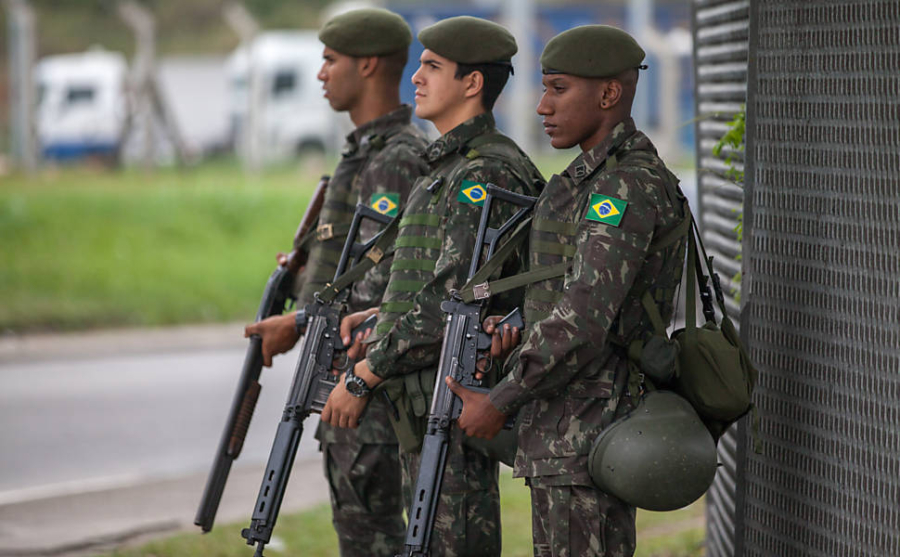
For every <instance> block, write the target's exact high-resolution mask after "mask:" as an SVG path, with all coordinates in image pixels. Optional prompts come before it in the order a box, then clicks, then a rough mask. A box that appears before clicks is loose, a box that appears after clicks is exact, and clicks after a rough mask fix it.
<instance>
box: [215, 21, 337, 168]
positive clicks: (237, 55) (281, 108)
mask: <svg viewBox="0 0 900 557" xmlns="http://www.w3.org/2000/svg"><path fill="white" fill-rule="evenodd" d="M322 49H323V46H322V43H321V42H319V39H318V35H317V33H316V32H315V31H265V32H262V33H260V34H259V35H257V37H256V39H255V40H254V41H253V43H252V44H251V46H250V49H249V51H250V52H249V53H248V49H247V48H243V47H239V48H238V49H236V50H235V51H234V52H233V53H232V54H231V56H230V57H229V58H228V61H227V70H226V71H227V74H228V78H229V83H230V85H229V89H230V93H231V103H230V105H231V130H232V138H233V140H234V142H235V147H236V148H237V151H238V153H240V154H242V155H246V153H247V149H248V146H247V144H246V142H245V141H244V138H245V137H246V136H245V135H244V131H245V128H244V126H246V125H247V121H248V117H247V115H248V112H249V108H250V103H249V99H248V90H249V84H250V77H251V76H250V68H251V64H252V67H253V68H254V71H255V79H257V80H258V86H257V87H258V93H257V98H258V101H257V103H256V110H255V118H256V119H257V124H256V130H257V133H256V141H257V142H258V147H259V149H260V153H261V160H262V161H264V162H272V161H277V160H285V159H288V158H290V157H293V156H297V155H300V154H304V153H307V152H324V151H333V150H335V149H336V148H337V147H338V145H339V144H340V143H339V142H340V141H341V140H342V137H343V135H344V134H345V133H347V132H348V131H349V119H348V118H346V117H344V118H341V117H338V116H337V115H336V114H335V113H334V112H333V111H332V110H331V108H330V107H329V105H328V101H327V100H326V99H325V98H324V97H323V91H322V84H321V83H320V82H319V81H318V79H316V75H317V73H318V71H319V68H320V67H321V65H322Z"/></svg>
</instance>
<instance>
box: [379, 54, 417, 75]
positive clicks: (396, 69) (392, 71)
mask: <svg viewBox="0 0 900 557" xmlns="http://www.w3.org/2000/svg"><path fill="white" fill-rule="evenodd" d="M378 58H379V59H380V62H379V63H381V64H384V71H385V75H386V76H387V77H388V78H390V79H391V80H396V81H398V82H399V81H400V80H401V79H402V78H403V70H404V68H406V61H407V60H408V59H409V49H407V48H402V49H400V50H398V51H397V52H393V53H391V54H384V55H381V56H379V57H378Z"/></svg>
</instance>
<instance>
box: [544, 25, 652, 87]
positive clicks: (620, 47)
mask: <svg viewBox="0 0 900 557" xmlns="http://www.w3.org/2000/svg"><path fill="white" fill-rule="evenodd" d="M643 60H644V49H642V48H641V46H640V45H639V44H638V43H637V41H636V40H634V37H632V36H631V35H629V34H628V33H626V32H625V31H622V30H621V29H619V28H617V27H610V26H609V25H583V26H581V27H575V28H572V29H569V30H568V31H563V32H562V33H560V34H559V35H557V36H555V37H553V38H552V39H550V41H549V42H548V43H547V46H545V47H544V52H543V54H541V66H542V67H543V69H544V73H545V74H548V73H564V74H569V75H577V76H579V77H609V76H613V75H617V74H619V73H621V72H623V71H625V70H627V69H629V68H635V69H637V68H641V69H646V66H641V62H642V61H643Z"/></svg>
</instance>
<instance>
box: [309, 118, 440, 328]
mask: <svg viewBox="0 0 900 557" xmlns="http://www.w3.org/2000/svg"><path fill="white" fill-rule="evenodd" d="M411 117H412V108H411V107H410V106H409V105H403V106H401V107H400V108H398V109H396V110H394V111H393V112H390V113H388V114H385V115H384V116H381V117H380V118H376V119H375V120H372V121H370V122H367V123H365V124H363V125H362V126H360V127H358V128H357V129H355V130H354V131H353V132H351V133H350V134H349V135H348V136H347V142H346V144H345V145H344V149H343V152H342V154H341V160H340V162H339V163H338V165H337V167H336V168H335V170H334V174H333V175H332V177H331V180H330V181H329V183H328V188H327V189H326V190H325V203H324V205H323V207H322V213H321V214H320V216H319V229H320V230H322V231H323V233H320V234H317V235H316V237H315V238H313V240H312V242H313V243H312V245H311V246H310V249H309V259H308V263H307V265H306V268H305V269H304V271H303V272H302V273H300V275H299V276H298V278H297V283H296V284H297V286H298V288H297V290H298V305H301V306H302V305H304V304H307V303H309V302H311V301H312V299H313V295H314V294H315V293H316V292H317V291H319V290H320V289H321V288H322V287H323V286H324V285H325V283H326V282H330V281H331V280H332V279H333V278H334V272H335V270H336V269H337V265H338V260H339V259H340V254H341V250H342V248H343V245H344V240H345V238H346V232H344V233H343V234H334V235H330V234H328V233H327V231H328V229H327V227H326V226H325V225H330V226H332V227H334V226H335V225H341V224H343V225H347V224H349V222H350V221H351V220H352V218H353V213H354V211H355V210H356V204H357V203H363V204H365V205H370V206H372V208H374V209H375V210H377V211H379V212H382V213H384V214H387V215H389V216H394V215H396V214H397V211H398V209H399V208H400V207H401V206H402V205H403V204H404V203H405V202H406V200H407V199H408V198H409V193H410V191H412V186H413V184H414V183H415V181H416V179H418V178H419V177H420V176H422V175H423V174H425V173H426V172H428V166H427V165H426V164H425V162H424V161H423V160H422V151H423V150H424V149H425V146H426V144H427V142H426V140H425V137H424V134H422V132H421V131H420V130H419V129H418V128H417V127H416V126H414V125H412V124H411V123H410V119H411ZM380 228H382V226H381V225H378V224H377V223H373V222H371V221H367V222H365V223H364V224H363V226H362V227H361V230H360V236H361V239H362V240H367V239H368V238H371V237H372V236H373V235H374V234H375V233H376V231H377V230H379V229H380ZM389 272H390V260H389V259H385V260H384V261H382V262H381V263H380V264H379V265H376V266H375V267H373V268H372V269H371V270H369V272H368V273H366V275H365V276H364V277H363V278H362V279H361V280H359V281H357V282H356V283H355V284H354V285H353V287H352V291H351V294H350V299H349V302H348V305H349V310H350V311H360V310H363V309H367V308H370V307H372V306H374V305H377V304H378V303H379V302H380V301H381V296H382V294H383V293H384V289H385V287H386V286H387V281H388V274H389Z"/></svg>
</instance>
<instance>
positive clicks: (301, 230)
mask: <svg viewBox="0 0 900 557" xmlns="http://www.w3.org/2000/svg"><path fill="white" fill-rule="evenodd" d="M329 179H330V177H329V176H328V175H323V176H322V178H321V179H320V180H319V184H318V185H317V186H316V190H315V191H314V192H313V195H312V198H311V199H310V200H309V205H307V206H306V212H305V213H304V214H303V219H302V220H301V221H300V226H298V227H297V233H296V234H294V247H293V249H292V250H291V253H289V254H288V256H287V268H288V271H290V272H291V274H292V275H296V274H297V272H298V271H299V270H300V268H301V267H303V266H304V265H306V259H307V257H308V256H309V250H308V249H306V247H305V246H304V245H303V244H304V242H303V237H304V236H306V234H307V233H308V232H309V231H310V229H311V228H312V227H313V225H314V224H315V223H316V222H317V221H318V218H319V213H321V212H322V206H323V205H324V204H325V190H326V189H327V188H328V180H329Z"/></svg>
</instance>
